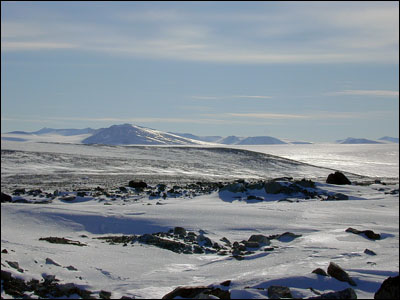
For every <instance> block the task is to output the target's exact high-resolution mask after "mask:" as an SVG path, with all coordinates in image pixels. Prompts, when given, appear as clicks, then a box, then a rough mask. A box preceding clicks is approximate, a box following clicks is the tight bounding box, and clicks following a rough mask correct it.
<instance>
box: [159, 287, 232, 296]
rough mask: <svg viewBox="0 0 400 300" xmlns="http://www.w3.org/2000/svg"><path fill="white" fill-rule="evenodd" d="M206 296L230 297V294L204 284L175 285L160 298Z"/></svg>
mask: <svg viewBox="0 0 400 300" xmlns="http://www.w3.org/2000/svg"><path fill="white" fill-rule="evenodd" d="M207 296H215V297H217V298H218V299H231V294H230V292H229V291H224V290H222V289H220V288H215V287H206V286H195V287H177V288H176V289H174V290H173V291H172V292H170V293H168V294H166V295H164V297H162V299H175V298H184V299H207ZM210 298H211V297H210Z"/></svg>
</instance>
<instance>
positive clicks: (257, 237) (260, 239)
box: [249, 234, 271, 245]
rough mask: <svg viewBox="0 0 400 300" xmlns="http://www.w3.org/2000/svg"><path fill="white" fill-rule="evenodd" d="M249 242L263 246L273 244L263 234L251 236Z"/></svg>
mask: <svg viewBox="0 0 400 300" xmlns="http://www.w3.org/2000/svg"><path fill="white" fill-rule="evenodd" d="M249 242H257V243H259V244H262V245H270V244H271V242H270V240H269V238H268V237H266V236H265V235H262V234H253V235H252V236H250V238H249Z"/></svg>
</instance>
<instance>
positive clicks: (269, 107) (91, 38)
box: [1, 1, 399, 141]
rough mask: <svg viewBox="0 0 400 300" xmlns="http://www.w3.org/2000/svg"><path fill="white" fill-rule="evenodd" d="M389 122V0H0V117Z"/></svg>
mask: <svg viewBox="0 0 400 300" xmlns="http://www.w3.org/2000/svg"><path fill="white" fill-rule="evenodd" d="M122 123H132V124H137V125H142V126H146V127H151V128H156V129H160V130H164V131H173V132H190V133H194V134H198V135H222V136H226V135H239V136H240V135H241V136H257V135H270V136H275V137H279V138H289V139H295V140H308V141H333V140H336V139H342V138H346V137H349V136H352V137H365V138H373V139H374V138H379V137H382V136H384V135H389V136H394V137H398V136H399V3H398V2H397V1H379V2H371V1H365V2H363V1H360V2H347V1H343V2H341V1H340V2H329V1H323V2H314V1H313V2H297V1H296V2H280V1H279V2H273V1H264V2H263V1H261V2H248V1H239V2H225V1H224V2H201V1H200V2H164V1H163V2H149V1H143V2H140V1H138V2H115V1H113V2H73V1H72V2H36V1H35V2H20V1H18V2H17V1H15V2H14V1H2V2H1V131H2V132H8V131H12V130H25V131H34V130H38V129H40V128H42V127H52V128H85V127H92V128H100V127H108V126H110V125H113V124H122Z"/></svg>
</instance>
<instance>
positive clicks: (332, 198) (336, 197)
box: [326, 193, 349, 201]
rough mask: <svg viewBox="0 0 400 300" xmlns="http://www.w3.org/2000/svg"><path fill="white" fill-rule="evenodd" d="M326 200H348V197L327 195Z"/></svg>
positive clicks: (338, 194) (340, 194) (339, 194)
mask: <svg viewBox="0 0 400 300" xmlns="http://www.w3.org/2000/svg"><path fill="white" fill-rule="evenodd" d="M326 200H339V201H340V200H349V196H347V195H345V194H342V193H336V194H333V195H328V198H327V199H326Z"/></svg>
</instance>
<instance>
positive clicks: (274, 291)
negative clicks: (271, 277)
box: [267, 285, 293, 299]
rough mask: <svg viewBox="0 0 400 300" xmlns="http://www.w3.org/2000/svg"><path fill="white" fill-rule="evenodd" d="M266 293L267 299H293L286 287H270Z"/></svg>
mask: <svg viewBox="0 0 400 300" xmlns="http://www.w3.org/2000/svg"><path fill="white" fill-rule="evenodd" d="M267 293H268V298H269V299H281V298H293V296H292V293H291V292H290V289H289V288H288V287H286V286H279V285H271V286H270V287H268V290H267Z"/></svg>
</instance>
